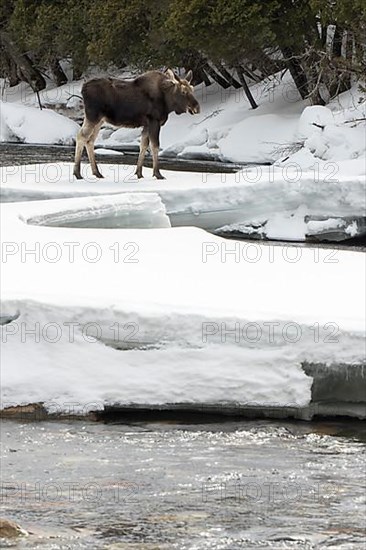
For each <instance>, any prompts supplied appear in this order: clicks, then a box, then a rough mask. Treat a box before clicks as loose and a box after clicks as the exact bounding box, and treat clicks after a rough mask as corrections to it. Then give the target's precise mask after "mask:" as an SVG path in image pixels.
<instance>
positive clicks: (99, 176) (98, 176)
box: [93, 172, 104, 178]
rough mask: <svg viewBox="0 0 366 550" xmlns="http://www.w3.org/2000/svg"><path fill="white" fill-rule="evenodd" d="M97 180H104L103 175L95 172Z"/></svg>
mask: <svg viewBox="0 0 366 550" xmlns="http://www.w3.org/2000/svg"><path fill="white" fill-rule="evenodd" d="M93 175H94V176H95V177H96V178H104V176H103V174H101V173H100V172H95V174H93Z"/></svg>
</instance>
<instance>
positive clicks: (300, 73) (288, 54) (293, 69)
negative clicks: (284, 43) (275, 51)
mask: <svg viewBox="0 0 366 550" xmlns="http://www.w3.org/2000/svg"><path fill="white" fill-rule="evenodd" d="M281 50H282V55H283V57H284V58H285V62H286V65H287V67H288V69H289V71H290V73H291V76H292V78H293V79H294V82H295V84H296V87H297V89H298V91H299V93H300V95H301V97H302V99H306V98H307V97H308V95H309V82H308V79H307V76H306V73H305V71H304V69H303V67H302V66H301V63H300V61H299V60H298V59H296V56H295V53H294V52H293V51H292V49H291V48H288V47H283V48H282V49H281Z"/></svg>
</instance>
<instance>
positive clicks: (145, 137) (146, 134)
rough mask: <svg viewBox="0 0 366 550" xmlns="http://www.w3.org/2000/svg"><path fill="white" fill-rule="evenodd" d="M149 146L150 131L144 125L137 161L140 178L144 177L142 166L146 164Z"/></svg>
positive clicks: (137, 172) (137, 173)
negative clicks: (145, 159)
mask: <svg viewBox="0 0 366 550" xmlns="http://www.w3.org/2000/svg"><path fill="white" fill-rule="evenodd" d="M148 147H149V131H148V129H147V128H146V126H144V128H143V130H142V134H141V141H140V154H139V158H138V161H137V166H136V172H135V174H136V176H137V177H138V178H139V179H140V178H143V177H144V176H143V175H142V166H143V164H144V158H145V154H146V151H147V148H148Z"/></svg>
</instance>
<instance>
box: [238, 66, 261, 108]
mask: <svg viewBox="0 0 366 550" xmlns="http://www.w3.org/2000/svg"><path fill="white" fill-rule="evenodd" d="M236 72H237V73H238V78H239V80H240V83H241V85H242V87H243V89H244V92H245V95H246V96H247V98H248V100H249V103H250V105H251V106H252V109H257V108H258V105H257V104H256V102H255V99H254V97H253V95H252V92H251V91H250V88H249V86H248V84H247V81H246V80H245V76H244V75H243V73H242V71H241V70H240V68H239V67H238V68H237V70H236Z"/></svg>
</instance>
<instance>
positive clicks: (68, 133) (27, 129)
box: [0, 101, 79, 145]
mask: <svg viewBox="0 0 366 550" xmlns="http://www.w3.org/2000/svg"><path fill="white" fill-rule="evenodd" d="M78 130H79V125H78V124H76V122H73V121H72V120H70V119H69V118H67V117H65V116H62V115H59V114H58V113H55V112H54V111H50V110H46V109H43V110H42V111H41V110H40V109H36V108H34V107H25V106H23V105H18V104H14V103H5V102H3V101H1V102H0V141H21V142H24V143H57V144H63V145H72V144H73V143H74V142H75V136H76V134H77V132H78Z"/></svg>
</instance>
